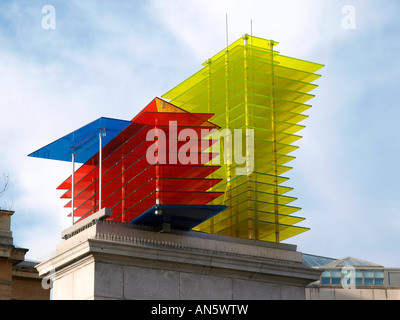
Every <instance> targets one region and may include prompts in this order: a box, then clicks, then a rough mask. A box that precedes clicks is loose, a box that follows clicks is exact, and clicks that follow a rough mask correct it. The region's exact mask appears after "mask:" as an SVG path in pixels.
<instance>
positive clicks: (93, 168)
mask: <svg viewBox="0 0 400 320" xmlns="http://www.w3.org/2000/svg"><path fill="white" fill-rule="evenodd" d="M212 116H213V114H209V113H189V112H187V111H185V110H183V109H180V108H178V107H176V106H174V105H172V104H170V103H168V102H166V101H163V100H161V99H158V98H157V99H155V100H153V101H152V102H151V103H150V104H149V105H148V106H147V107H146V108H145V109H144V110H143V111H142V112H140V113H139V114H138V115H137V116H136V117H135V118H134V119H133V120H132V121H131V123H130V124H129V125H128V126H127V127H126V128H125V129H124V130H123V131H122V132H120V133H119V134H118V135H117V136H116V137H115V138H113V139H112V140H111V141H110V142H109V143H108V144H107V145H106V146H104V148H103V149H102V159H103V160H102V169H101V170H102V180H101V191H102V197H101V199H102V200H101V208H104V207H108V208H112V209H113V215H112V217H111V218H110V220H113V221H118V222H126V223H139V224H145V225H147V226H160V225H161V224H162V223H171V224H172V227H173V228H174V229H181V230H191V229H192V228H193V227H195V226H197V225H198V224H200V223H201V222H203V221H205V220H207V219H209V218H210V217H211V216H214V215H215V214H216V213H219V212H220V211H222V210H224V209H225V208H226V207H224V206H213V205H207V204H209V203H210V202H212V201H213V200H215V199H216V198H218V197H220V196H221V195H223V193H222V192H216V191H210V192H209V191H208V190H211V189H212V188H213V187H215V185H216V184H218V183H220V182H221V181H222V179H217V178H208V177H209V176H210V175H211V174H212V173H214V172H215V171H216V170H217V169H219V168H220V167H219V166H205V165H204V163H207V162H209V161H210V160H211V159H212V158H213V157H215V156H217V154H212V153H211V152H207V151H205V150H207V149H209V147H210V146H211V145H212V144H213V143H214V142H213V141H212V140H210V139H207V136H208V135H209V133H210V131H213V130H217V129H218V127H217V126H216V125H215V124H213V123H211V122H209V121H208V120H209V118H211V117H212ZM188 132H189V133H191V135H189V136H188V135H187V133H188ZM193 136H195V138H196V139H194V138H193ZM203 138H205V139H203ZM204 151H205V152H204ZM188 154H189V155H188ZM99 159H100V158H99V156H98V154H94V155H93V156H92V157H91V158H90V159H89V160H88V161H86V162H85V163H84V164H83V165H82V166H81V167H80V168H79V169H78V170H77V171H76V172H75V173H74V180H75V183H74V195H75V196H74V216H75V217H79V218H80V219H81V220H82V219H85V218H86V217H89V216H90V215H92V214H93V213H95V212H97V211H98V210H99V196H98V193H99ZM72 181H73V180H72V175H71V176H70V177H69V178H68V179H67V180H65V181H64V182H63V183H62V184H61V185H60V186H59V187H58V189H60V190H66V192H65V193H64V194H63V195H62V197H61V198H62V199H71V198H72V194H73V193H72ZM71 206H72V201H70V202H68V203H67V205H66V207H67V208H71Z"/></svg>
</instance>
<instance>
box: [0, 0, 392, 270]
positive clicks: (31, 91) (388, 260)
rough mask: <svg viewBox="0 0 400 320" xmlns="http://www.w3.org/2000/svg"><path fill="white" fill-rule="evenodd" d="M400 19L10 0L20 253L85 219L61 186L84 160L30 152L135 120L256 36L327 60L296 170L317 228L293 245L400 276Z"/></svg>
mask: <svg viewBox="0 0 400 320" xmlns="http://www.w3.org/2000/svg"><path fill="white" fill-rule="evenodd" d="M48 5H50V6H52V7H53V8H54V13H55V15H49V14H50V12H49V11H46V10H45V11H44V12H42V9H43V8H44V7H45V6H48ZM348 6H351V7H350V8H351V11H346V8H348ZM399 13H400V2H398V1H394V0H382V1H373V0H345V1H342V0H324V1H321V0H281V1H265V0H246V1H238V0H212V1H211V0H189V1H188V0H141V1H127V0H119V1H110V0H97V1H94V0H80V1H78V0H68V1H67V0H63V1H62V0H46V1H41V0H2V1H0V110H1V112H0V117H1V125H0V137H1V138H0V139H1V140H0V141H1V142H0V174H2V173H5V174H8V175H9V179H10V180H9V181H10V185H9V190H8V191H7V193H6V194H5V195H4V196H3V197H2V198H1V199H0V203H1V204H2V205H3V206H4V205H5V206H8V207H11V209H12V210H13V211H15V214H14V215H13V217H12V231H13V237H14V244H15V245H17V246H19V247H23V248H28V249H29V252H28V253H27V255H26V257H27V258H28V259H31V260H36V261H43V260H45V259H47V258H49V257H51V256H52V255H53V254H54V252H55V249H56V245H57V244H58V243H60V242H61V241H62V240H61V232H62V231H63V230H64V229H66V228H67V227H69V226H70V224H71V220H70V218H68V217H67V214H68V210H67V209H64V208H63V206H64V204H65V200H61V199H60V198H59V197H60V196H61V194H62V192H61V193H60V191H57V190H56V188H57V186H58V185H59V184H60V183H61V182H62V181H64V179H65V178H66V177H68V176H69V175H70V173H71V164H70V163H64V162H57V161H51V160H43V159H35V158H29V157H27V155H28V154H30V153H31V152H33V151H35V150H37V149H39V148H41V147H42V146H45V145H47V144H48V143H50V142H52V141H54V140H56V139H58V138H60V137H62V136H64V135H66V134H68V133H70V132H72V131H74V130H75V129H77V128H80V127H82V126H83V125H85V124H87V123H89V122H92V121H93V120H96V119H98V118H100V117H111V118H118V119H124V120H130V119H132V118H133V117H134V116H135V115H136V114H137V113H138V112H139V111H140V110H141V109H143V108H144V107H145V106H146V105H147V104H148V103H149V102H150V101H151V100H153V99H154V98H155V97H161V96H162V95H163V94H164V93H166V92H167V91H169V90H170V89H172V88H173V87H175V86H176V85H178V84H179V83H181V82H182V81H183V80H185V79H186V78H188V77H189V76H191V75H192V74H193V73H195V72H197V71H198V70H200V69H201V68H202V66H201V64H202V63H203V62H205V61H206V60H207V59H208V58H210V57H212V56H213V55H214V54H216V53H217V52H219V51H221V50H222V49H223V48H224V46H225V44H226V40H227V39H226V34H228V42H229V43H232V42H234V41H235V40H237V39H239V38H240V37H241V36H242V35H243V34H245V33H250V32H251V31H252V32H253V35H255V36H257V37H261V38H265V39H271V40H274V41H278V42H279V45H278V47H276V48H277V50H279V51H280V52H281V54H284V55H286V56H292V57H295V58H299V59H304V60H309V61H313V62H317V63H321V64H324V65H325V67H324V68H323V69H321V70H320V71H319V74H321V76H322V77H321V78H320V79H318V80H317V81H316V82H315V83H316V84H317V85H318V86H319V87H318V88H317V89H316V90H314V91H313V92H312V94H315V96H316V97H315V98H314V99H313V100H311V101H310V103H311V104H312V105H313V108H312V109H310V110H308V111H307V115H308V116H309V118H308V119H307V120H305V121H304V122H302V123H301V124H303V125H305V126H306V129H304V130H303V131H301V135H302V136H303V139H302V140H300V141H299V142H298V143H297V145H298V146H300V149H299V150H297V151H295V152H294V153H293V155H294V156H296V160H294V161H293V162H291V163H290V165H291V166H292V167H293V168H294V169H293V170H292V171H290V172H289V173H287V174H285V175H286V176H288V177H289V178H290V181H289V182H288V183H286V185H287V186H289V187H293V188H294V190H293V191H291V193H290V195H291V196H295V197H297V198H298V200H296V202H294V203H293V205H295V206H297V207H301V208H302V211H300V214H299V215H300V216H302V217H305V218H306V221H304V222H302V223H301V224H300V225H301V226H304V227H309V228H311V230H310V231H308V232H306V233H304V234H301V235H299V236H296V237H294V238H291V239H289V240H287V241H285V243H290V244H296V245H297V246H298V250H299V251H300V252H304V253H310V254H316V255H321V256H327V257H332V258H338V259H339V258H344V257H347V256H352V257H355V258H359V259H363V260H367V261H370V262H374V263H378V264H381V265H384V266H386V267H399V268H400V253H399V250H398V244H399V243H400V197H399V192H400V184H399V181H400V169H399V165H398V164H399V163H400V143H399V133H398V128H399V124H400V108H399V102H398V101H399V99H398V98H397V94H398V91H399V85H400V57H399V54H398V52H399V51H400V41H399V40H398V34H399V32H400V20H399V19H398V15H399ZM226 16H227V17H228V29H226ZM53 18H54V19H55V20H54V19H53ZM49 19H50V20H49ZM54 21H55V25H51V24H47V23H48V22H54ZM251 26H252V27H251ZM49 27H52V28H49ZM0 178H1V175H0ZM0 186H1V180H0ZM288 195H289V194H288Z"/></svg>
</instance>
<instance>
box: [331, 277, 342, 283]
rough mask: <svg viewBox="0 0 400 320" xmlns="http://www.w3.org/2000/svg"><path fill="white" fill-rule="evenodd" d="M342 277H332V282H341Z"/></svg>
mask: <svg viewBox="0 0 400 320" xmlns="http://www.w3.org/2000/svg"><path fill="white" fill-rule="evenodd" d="M341 282H342V279H341V278H332V284H341Z"/></svg>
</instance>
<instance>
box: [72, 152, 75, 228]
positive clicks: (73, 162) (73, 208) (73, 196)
mask: <svg viewBox="0 0 400 320" xmlns="http://www.w3.org/2000/svg"><path fill="white" fill-rule="evenodd" d="M74 198H75V154H74V153H73V152H72V203H71V206H72V225H74V223H75V221H74V220H75V217H74V211H75V200H74Z"/></svg>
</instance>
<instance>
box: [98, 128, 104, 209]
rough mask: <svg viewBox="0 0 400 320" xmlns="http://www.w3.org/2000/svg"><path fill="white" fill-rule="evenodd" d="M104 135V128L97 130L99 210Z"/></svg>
mask: <svg viewBox="0 0 400 320" xmlns="http://www.w3.org/2000/svg"><path fill="white" fill-rule="evenodd" d="M104 136H105V129H103V128H102V129H100V132H99V211H100V210H101V209H102V207H101V199H102V195H101V189H102V175H103V164H102V162H103V137H104Z"/></svg>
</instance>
